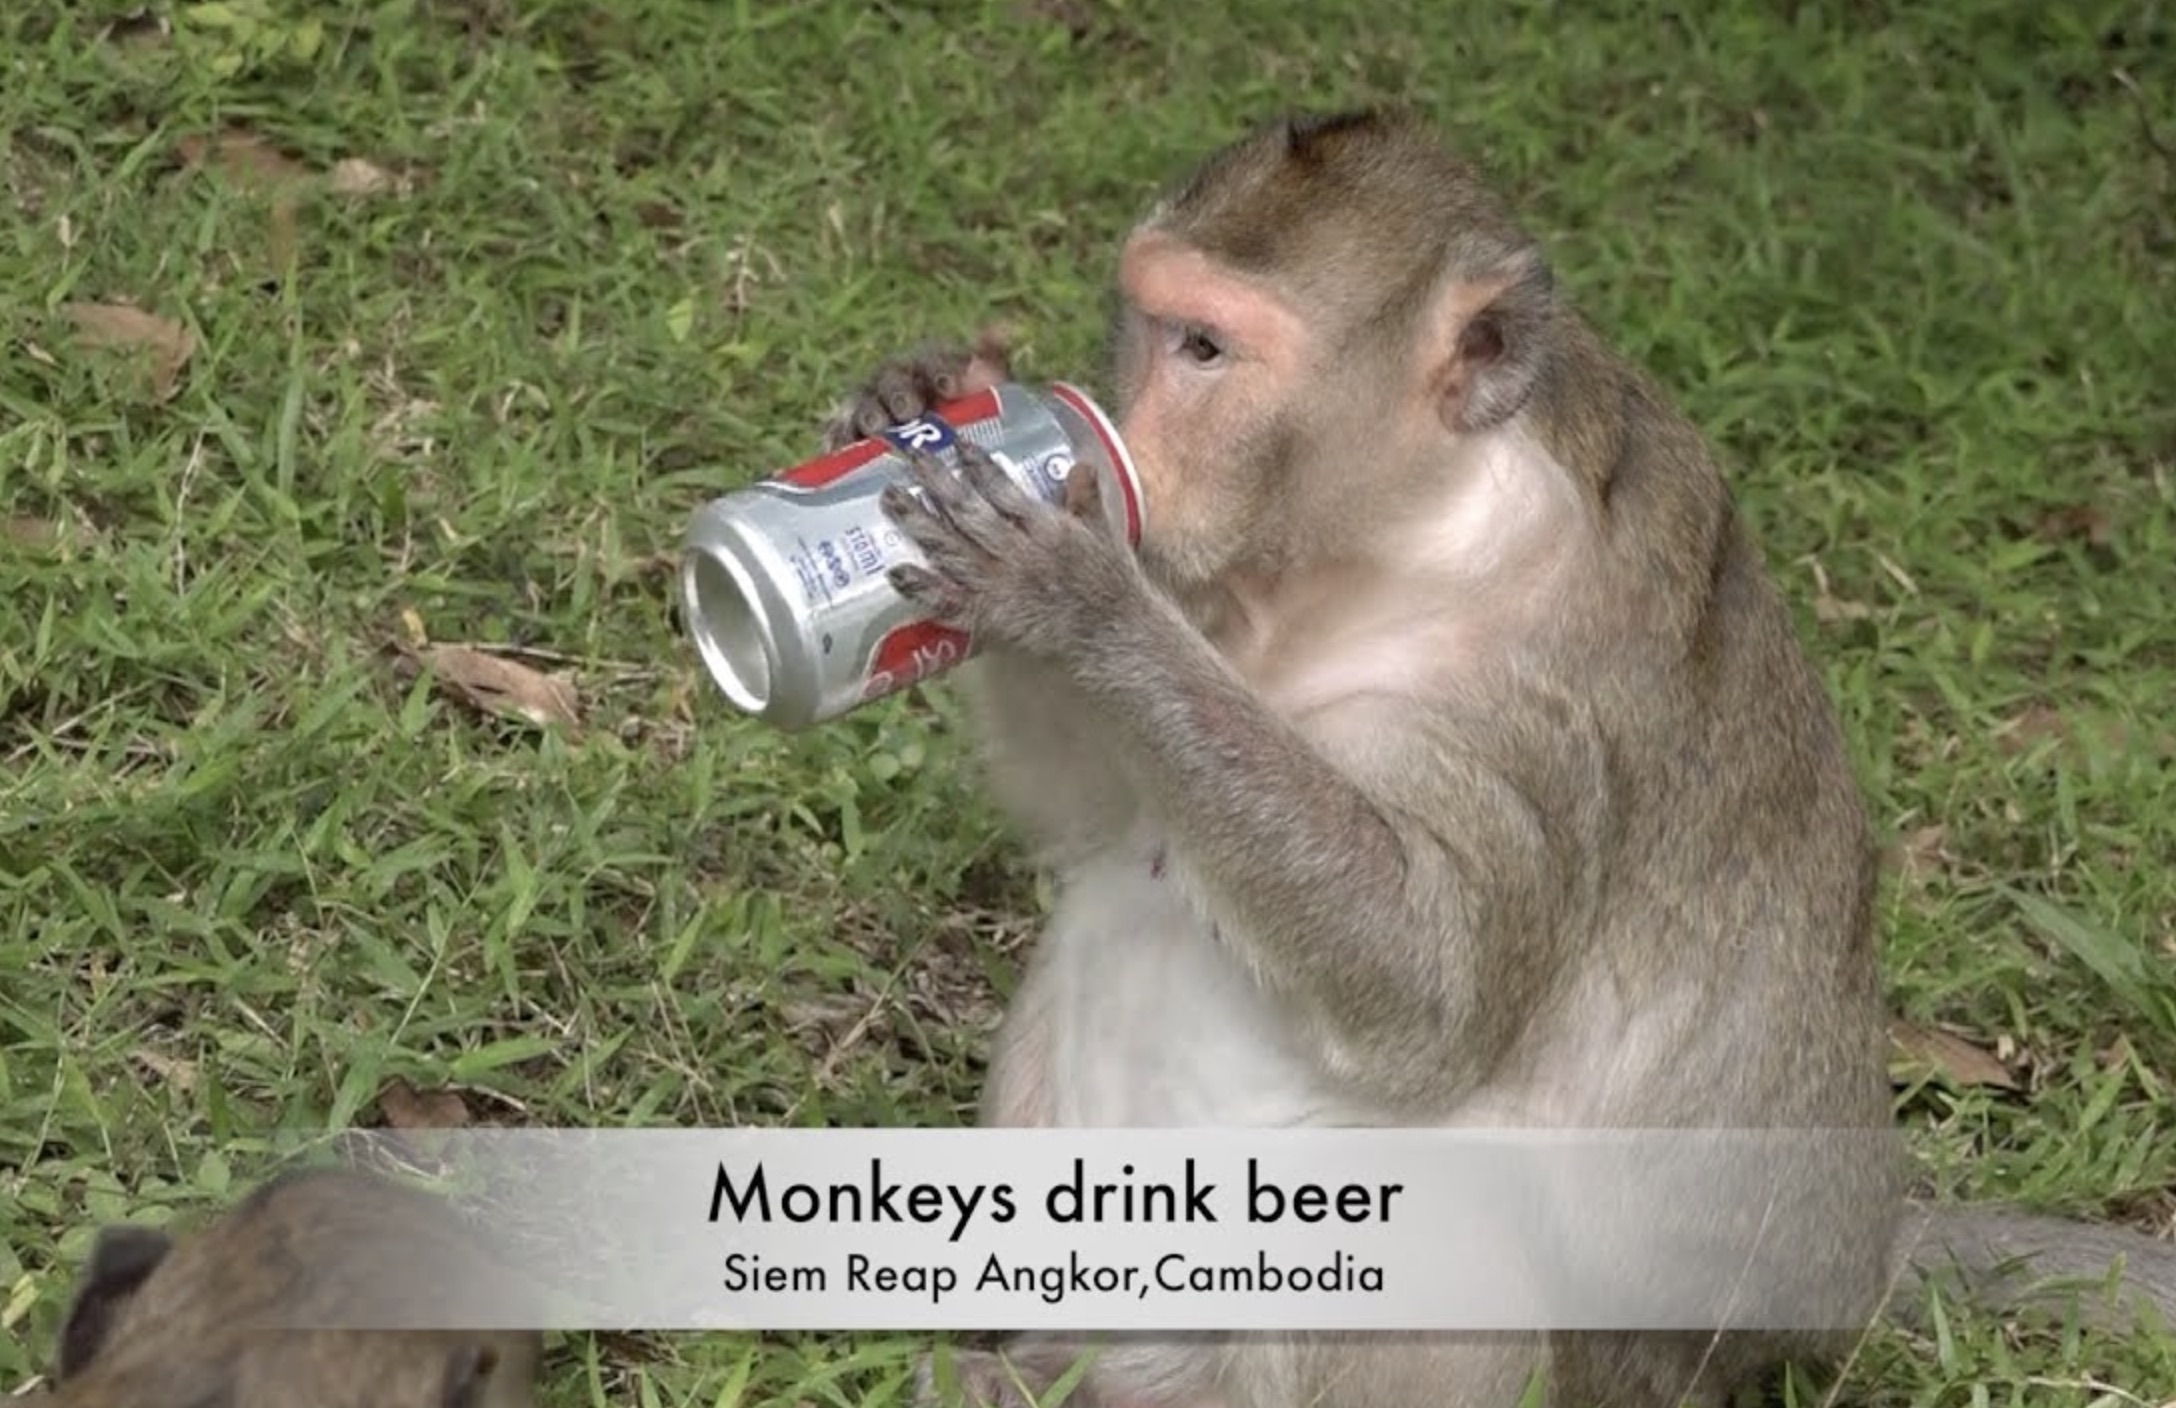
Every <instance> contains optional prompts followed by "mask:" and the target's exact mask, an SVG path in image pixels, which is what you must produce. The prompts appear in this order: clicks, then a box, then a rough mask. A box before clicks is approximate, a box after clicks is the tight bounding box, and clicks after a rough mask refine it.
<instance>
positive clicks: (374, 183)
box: [330, 156, 393, 196]
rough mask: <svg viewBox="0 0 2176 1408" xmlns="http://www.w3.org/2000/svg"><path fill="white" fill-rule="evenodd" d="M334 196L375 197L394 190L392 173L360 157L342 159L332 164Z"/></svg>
mask: <svg viewBox="0 0 2176 1408" xmlns="http://www.w3.org/2000/svg"><path fill="white" fill-rule="evenodd" d="M330 184H331V186H332V190H333V194H335V195H342V196H374V195H380V194H382V193H384V192H386V191H390V190H392V189H393V176H392V173H391V172H389V171H387V170H386V169H385V168H384V167H382V166H380V165H378V164H377V163H376V162H372V161H365V160H363V159H362V158H361V157H359V156H350V157H342V158H341V159H340V160H338V161H336V162H334V163H333V164H332V179H331V183H330Z"/></svg>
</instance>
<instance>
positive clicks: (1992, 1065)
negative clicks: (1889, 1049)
mask: <svg viewBox="0 0 2176 1408" xmlns="http://www.w3.org/2000/svg"><path fill="white" fill-rule="evenodd" d="M1889 1041H1890V1043H1891V1044H1892V1045H1894V1046H1895V1047H1896V1048H1897V1050H1898V1051H1899V1052H1900V1053H1902V1056H1903V1064H1904V1065H1905V1066H1906V1067H1907V1068H1911V1067H1916V1068H1917V1069H1918V1070H1920V1071H1923V1072H1931V1073H1932V1074H1934V1075H1938V1076H1940V1077H1942V1078H1943V1079H1944V1080H1946V1081H1949V1082H1950V1083H1951V1084H1953V1085H1960V1086H1973V1085H1978V1086H1991V1087H1993V1088H1994V1089H1996V1090H2015V1089H2017V1088H2018V1085H2017V1077H2016V1076H2013V1075H2011V1074H2010V1068H2009V1067H2008V1066H2005V1065H2003V1064H2002V1062H2001V1060H1999V1059H1998V1058H1997V1057H1996V1056H1995V1054H1994V1053H1993V1052H1991V1051H1988V1050H1986V1049H1984V1048H1982V1047H1978V1046H1975V1045H1973V1044H1972V1043H1971V1042H1969V1041H1966V1040H1965V1039H1964V1038H1963V1037H1961V1036H1955V1035H1952V1034H1951V1033H1949V1032H1945V1031H1938V1030H1936V1029H1934V1028H1932V1027H1922V1026H1919V1025H1918V1024H1916V1023H1913V1022H1905V1021H1895V1022H1891V1023H1890V1024H1889Z"/></svg>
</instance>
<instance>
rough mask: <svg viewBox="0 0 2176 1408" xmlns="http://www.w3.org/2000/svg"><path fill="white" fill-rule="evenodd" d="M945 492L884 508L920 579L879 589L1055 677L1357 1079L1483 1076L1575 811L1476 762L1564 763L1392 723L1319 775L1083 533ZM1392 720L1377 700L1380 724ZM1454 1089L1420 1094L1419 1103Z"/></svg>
mask: <svg viewBox="0 0 2176 1408" xmlns="http://www.w3.org/2000/svg"><path fill="white" fill-rule="evenodd" d="M961 470H962V473H961V474H960V475H958V476H955V475H953V474H951V473H950V472H948V471H947V470H946V468H945V467H944V466H943V465H942V463H941V462H937V461H934V460H928V461H925V462H921V463H920V464H919V465H918V468H917V472H916V475H915V481H916V485H917V488H918V489H919V490H920V494H919V496H915V495H909V494H906V493H903V492H894V493H891V494H889V495H888V496H887V499H886V508H887V511H888V512H889V513H890V514H891V515H892V516H893V518H894V519H895V520H896V521H897V522H898V523H899V525H900V527H901V528H902V530H903V531H905V532H906V533H908V534H909V536H911V537H912V538H914V540H915V541H916V543H917V544H918V545H919V546H920V547H921V548H922V549H923V551H924V552H925V554H926V555H927V556H928V559H929V563H930V565H929V567H928V568H927V569H922V568H912V567H908V568H901V569H897V570H896V571H895V573H894V578H893V580H894V581H895V583H897V585H898V586H899V588H900V590H901V591H903V592H905V593H906V594H907V595H909V596H910V597H912V598H914V599H915V600H916V601H917V602H918V603H919V604H920V605H922V606H923V607H924V609H926V610H928V611H930V612H931V614H933V615H935V616H937V617H938V618H940V619H944V620H947V621H952V622H956V623H960V624H964V625H966V626H968V628H969V629H971V630H973V631H975V632H976V633H977V634H978V635H979V636H982V637H983V638H984V639H986V640H989V641H990V642H992V643H993V644H1003V645H1005V646H1008V647H1010V648H1012V649H1015V650H1018V651H1021V652H1023V653H1026V654H1029V655H1034V656H1040V657H1042V658H1044V659H1046V660H1049V661H1051V662H1052V663H1054V664H1056V665H1058V666H1060V667H1062V668H1063V669H1064V670H1065V671H1066V672H1067V673H1068V674H1069V675H1070V676H1071V678H1072V680H1073V682H1074V684H1075V685H1076V686H1077V687H1078V688H1079V689H1080V690H1082V691H1083V692H1085V693H1086V694H1087V695H1088V696H1089V697H1090V698H1091V699H1092V700H1093V701H1094V702H1095V704H1096V705H1097V707H1098V712H1099V713H1100V715H1101V716H1102V719H1103V722H1104V723H1105V724H1106V725H1107V727H1108V728H1109V729H1110V731H1111V735H1112V742H1113V744H1114V745H1115V752H1116V755H1117V756H1116V758H1115V759H1114V761H1115V762H1117V763H1118V765H1119V766H1121V767H1123V768H1124V769H1125V771H1126V772H1127V773H1128V774H1129V775H1130V777H1131V778H1132V780H1133V782H1134V784H1135V786H1136V787H1138V788H1139V789H1140V790H1141V791H1142V794H1143V795H1144V797H1145V798H1146V799H1147V801H1148V803H1149V805H1151V806H1152V807H1153V808H1154V809H1155V810H1156V812H1157V814H1158V815H1159V816H1160V817H1161V818H1162V819H1163V821H1164V822H1165V824H1166V825H1167V826H1169V828H1170V830H1171V833H1172V838H1173V849H1174V851H1175V852H1177V854H1178V856H1179V858H1180V859H1181V860H1183V862H1184V863H1185V864H1186V866H1187V868H1188V869H1189V871H1190V872H1191V873H1192V875H1193V876H1194V877H1195V879H1196V881H1197V883H1199V884H1200V885H1201V886H1203V887H1204V888H1205V889H1206V890H1207V891H1208V892H1209V894H1210V896H1211V898H1212V899H1213V901H1214V902H1215V906H1216V908H1217V910H1218V912H1219V913H1220V914H1221V915H1222V916H1224V917H1225V918H1226V920H1227V921H1228V922H1227V923H1226V925H1225V926H1224V930H1223V932H1224V938H1225V940H1226V942H1228V943H1230V944H1232V945H1234V946H1235V947H1236V948H1238V949H1239V950H1240V951H1241V955H1242V957H1243V958H1244V959H1245V960H1246V961H1247V962H1248V963H1249V964H1250V965H1251V966H1252V967H1253V968H1254V970H1255V971H1256V973H1257V974H1258V976H1259V977H1260V979H1261V981H1263V982H1264V983H1265V984H1266V985H1267V986H1270V987H1272V988H1274V989H1277V990H1279V991H1281V992H1283V993H1285V994H1287V995H1289V996H1290V997H1292V998H1293V999H1294V1000H1296V1001H1298V1002H1300V1003H1301V1004H1302V1005H1303V1006H1305V1007H1307V1008H1309V1009H1310V1010H1311V1011H1312V1012H1313V1013H1314V1014H1315V1015H1316V1016H1317V1017H1318V1018H1319V1019H1320V1020H1322V1021H1323V1022H1326V1023H1327V1026H1328V1033H1329V1034H1330V1035H1331V1036H1332V1039H1333V1040H1335V1041H1336V1042H1337V1043H1338V1045H1339V1046H1340V1048H1341V1049H1343V1050H1346V1051H1351V1050H1353V1048H1355V1047H1357V1046H1360V1045H1368V1046H1377V1045H1380V1046H1383V1047H1388V1048H1398V1049H1399V1054H1398V1055H1397V1056H1396V1057H1395V1058H1393V1059H1391V1060H1390V1061H1388V1062H1373V1063H1371V1062H1366V1061H1363V1062H1361V1063H1360V1064H1361V1065H1362V1066H1363V1067H1372V1068H1373V1069H1377V1070H1399V1069H1404V1068H1408V1067H1409V1066H1410V1063H1411V1061H1412V1059H1413V1047H1414V1045H1415V1038H1416V1037H1421V1038H1424V1040H1425V1049H1427V1050H1431V1051H1450V1052H1454V1053H1457V1054H1458V1055H1459V1056H1462V1057H1467V1058H1470V1060H1469V1063H1468V1064H1467V1069H1468V1070H1475V1069H1476V1068H1477V1067H1478V1066H1479V1065H1481V1064H1483V1063H1484V1062H1485V1059H1486V1057H1487V1056H1488V1055H1489V1054H1490V1053H1491V1052H1492V1051H1494V1050H1496V1049H1499V1048H1500V1046H1501V1044H1502V1043H1504V1042H1505V1041H1507V1040H1508V1039H1509V1038H1510V1037H1511V1036H1512V1035H1513V1034H1514V1033H1515V1032H1516V1030H1517V1028H1518V1027H1519V1025H1520V1023H1521V1022H1522V1020H1523V1019H1524V1017H1525V1016H1526V1014H1527V1013H1528V1012H1529V1011H1530V1010H1531V1007H1532V1004H1533V1003H1534V1002H1536V1001H1538V1000H1539V998H1540V995H1541V994H1542V993H1543V991H1545V989H1546V988H1547V986H1548V985H1549V984H1550V982H1551V981H1552V980H1553V977H1554V975H1555V972H1556V966H1557V965H1556V963H1555V961H1554V959H1555V957H1556V955H1555V954H1554V953H1553V952H1552V951H1551V941H1552V938H1553V936H1555V935H1558V934H1560V933H1562V932H1563V928H1564V926H1563V925H1562V924H1561V923H1560V922H1559V919H1560V916H1561V915H1562V913H1563V912H1564V909H1563V907H1564V906H1566V905H1571V904H1576V903H1578V896H1579V895H1580V894H1581V893H1582V892H1583V891H1584V889H1585V888H1586V887H1585V885H1584V884H1583V883H1582V881H1583V879H1584V877H1583V876H1582V875H1581V874H1580V873H1579V871H1578V868H1577V867H1576V865H1575V864H1574V863H1572V862H1571V861H1570V860H1568V859H1567V857H1568V856H1570V855H1575V854H1578V853H1580V852H1581V850H1582V848H1581V847H1580V846H1579V845H1578V844H1577V840H1578V839H1581V838H1575V837H1573V836H1571V835H1569V834H1568V833H1567V832H1566V831H1565V830H1564V826H1565V825H1566V824H1567V823H1566V821H1565V819H1564V817H1563V815H1562V812H1563V808H1562V807H1561V806H1560V805H1559V803H1558V800H1557V799H1560V798H1564V797H1576V796H1577V795H1578V793H1577V792H1576V791H1575V790H1572V789H1569V788H1567V787H1566V786H1564V785H1563V783H1562V781H1561V780H1560V778H1559V777H1558V776H1557V775H1556V774H1553V773H1552V772H1550V771H1547V770H1545V768H1546V767H1548V766H1553V765H1544V767H1540V768H1528V769H1527V770H1526V771H1525V772H1523V773H1514V772H1512V771H1509V770H1506V769H1505V768H1503V767H1501V766H1498V765H1496V764H1494V763H1492V762H1491V759H1495V758H1507V759H1508V758H1543V759H1546V758H1550V757H1551V756H1552V755H1556V756H1563V757H1571V758H1574V759H1577V758H1578V757H1580V756H1582V755H1581V753H1580V750H1578V749H1577V748H1576V747H1571V748H1563V749H1558V748H1552V747H1551V746H1549V742H1550V740H1541V739H1537V738H1536V737H1535V731H1536V730H1537V729H1540V728H1543V727H1551V726H1547V725H1544V724H1543V722H1542V721H1543V719H1544V718H1545V717H1546V716H1547V712H1548V711H1545V710H1542V709H1540V708H1531V709H1527V710H1523V711H1517V712H1516V716H1515V717H1508V718H1499V719H1495V720H1492V721H1487V722H1482V721H1467V722H1466V723H1463V724H1460V725H1459V726H1458V727H1457V728H1456V729H1454V728H1453V727H1452V725H1451V722H1450V721H1449V720H1448V719H1442V720H1438V721H1436V723H1435V724H1434V725H1433V727H1434V732H1433V733H1432V734H1429V735H1425V736H1424V735H1422V734H1420V733H1416V732H1415V729H1414V726H1413V725H1412V724H1410V723H1401V724H1400V725H1399V727H1398V731H1397V732H1390V731H1388V730H1387V729H1384V730H1377V731H1375V732H1373V733H1372V734H1369V735H1368V736H1367V737H1366V740H1365V742H1364V743H1361V744H1358V745H1356V746H1354V747H1353V748H1351V749H1349V750H1346V751H1348V752H1350V753H1351V754H1352V757H1350V758H1348V759H1345V760H1343V761H1342V762H1341V761H1340V760H1337V759H1333V757H1332V756H1331V755H1330V754H1329V753H1328V752H1327V751H1325V750H1324V749H1322V748H1319V747H1317V746H1316V745H1315V744H1314V743H1312V742H1310V741H1309V739H1308V738H1307V737H1305V736H1304V735H1303V734H1302V733H1301V732H1300V731H1299V730H1298V728H1296V727H1295V726H1294V725H1293V724H1292V723H1290V722H1288V721H1287V720H1285V719H1283V718H1280V717H1279V716H1278V715H1277V714H1276V713H1275V712H1274V711H1272V710H1271V708H1270V707H1269V706H1268V705H1267V704H1266V703H1265V702H1264V701H1263V700H1262V699H1261V698H1260V697H1259V696H1258V695H1256V693H1255V692H1254V691H1253V690H1252V689H1251V688H1250V687H1249V686H1248V684H1247V683H1246V681H1245V680H1243V679H1241V678H1240V676H1239V675H1238V674H1237V672H1235V671H1234V670H1233V669H1232V668H1231V666H1230V665H1229V664H1228V663H1227V662H1226V661H1225V660H1224V659H1223V658H1222V657H1221V656H1220V655H1219V654H1218V653H1217V652H1216V650H1215V649H1214V648H1213V647H1212V646H1211V645H1210V644H1209V643H1208V642H1207V641H1206V640H1205V639H1203V638H1202V636H1201V635H1200V633H1199V632H1197V631H1196V630H1195V629H1194V628H1193V626H1192V625H1191V624H1190V623H1188V622H1187V621H1186V620H1185V618H1184V617H1183V616H1181V615H1180V613H1179V612H1178V610H1177V609H1176V608H1175V607H1174V606H1172V605H1171V604H1170V603H1169V602H1168V601H1166V600H1165V599H1164V598H1163V597H1161V596H1159V595H1158V594H1157V593H1156V592H1154V591H1153V590H1152V589H1151V588H1150V587H1149V585H1148V583H1147V581H1146V579H1145V578H1144V577H1143V576H1142V575H1141V573H1140V569H1139V567H1138V565H1137V564H1136V562H1135V561H1134V559H1133V558H1132V557H1131V556H1130V555H1129V554H1128V553H1127V552H1126V551H1125V549H1124V548H1123V547H1121V546H1120V545H1119V544H1117V543H1115V542H1113V541H1111V540H1110V539H1109V538H1108V537H1107V536H1105V535H1104V534H1103V533H1101V532H1100V531H1098V529H1096V528H1095V527H1094V526H1092V522H1093V520H1091V519H1087V518H1082V517H1072V516H1067V515H1062V514H1057V513H1053V512H1051V511H1050V510H1048V509H1047V508H1045V507H1044V506H1042V505H1040V504H1037V503H1035V502H1033V501H1032V500H1029V499H1028V498H1027V497H1026V496H1025V495H1024V494H1022V493H1021V492H1020V491H1019V490H1018V489H1017V488H1016V487H1015V486H1013V485H1012V484H1011V482H1010V481H1009V480H1007V479H1006V478H1005V477H1004V475H1003V474H1002V472H1000V471H999V470H998V469H997V468H996V467H995V466H994V465H990V464H988V463H986V462H984V459H983V457H980V456H978V455H975V454H973V453H971V452H970V453H963V454H962V455H961ZM1363 707H1364V706H1363ZM1414 712H1415V711H1414V709H1413V707H1412V704H1411V701H1409V700H1408V701H1400V702H1399V704H1398V705H1397V706H1396V707H1391V708H1385V709H1384V710H1383V711H1382V717H1383V719H1384V720H1385V721H1388V720H1390V719H1392V718H1398V719H1408V718H1410V717H1411V716H1412V714H1413V713H1414ZM1363 722H1364V723H1365V722H1372V721H1363ZM1484 728H1485V729H1486V730H1487V735H1483V734H1482V733H1480V732H1479V730H1481V729H1484ZM1469 730H1470V731H1469ZM1362 731H1363V732H1364V730H1362ZM1491 735H1492V737H1491ZM1492 744H1493V745H1494V746H1491V745H1492ZM1363 758H1364V759H1366V763H1365V764H1364V765H1363V764H1362V762H1361V759H1363ZM1415 1074H1416V1076H1418V1074H1419V1073H1417V1072H1416V1073H1415ZM1458 1074H1459V1073H1457V1072H1444V1071H1440V1070H1438V1071H1431V1072H1429V1073H1427V1075H1426V1076H1425V1079H1426V1080H1427V1081H1428V1082H1429V1083H1430V1084H1431V1085H1432V1086H1433V1088H1434V1089H1436V1090H1439V1091H1442V1090H1444V1089H1445V1086H1444V1082H1445V1080H1446V1078H1448V1079H1450V1080H1451V1081H1453V1082H1455V1081H1456V1080H1457V1078H1458Z"/></svg>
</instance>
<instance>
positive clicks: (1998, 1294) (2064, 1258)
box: [1889, 1202, 2176, 1333]
mask: <svg viewBox="0 0 2176 1408" xmlns="http://www.w3.org/2000/svg"><path fill="white" fill-rule="evenodd" d="M1890 1270H1891V1281H1892V1289H1891V1293H1890V1297H1889V1308H1890V1313H1891V1314H1892V1315H1893V1316H1895V1317H1896V1318H1898V1319H1901V1320H1905V1321H1907V1322H1909V1321H1913V1320H1917V1319H1919V1318H1921V1317H1922V1316H1923V1314H1924V1312H1925V1309H1926V1299H1927V1291H1928V1289H1929V1288H1930V1286H1931V1287H1934V1288H1937V1289H1939V1290H1940V1291H1941V1292H1942V1293H1943V1294H1944V1295H1946V1296H1960V1295H1961V1298H1962V1299H1963V1300H1964V1301H1966V1302H1968V1303H1970V1304H1973V1305H1976V1306H1979V1307H1981V1308H1984V1309H1987V1310H1991V1311H1994V1312H1997V1313H2014V1312H2017V1311H2023V1310H2029V1309H2038V1308H2044V1309H2047V1310H2050V1311H2052V1312H2054V1313H2055V1314H2058V1315H2061V1314H2065V1313H2067V1312H2068V1311H2070V1310H2071V1309H2073V1308H2075V1310H2076V1313H2077V1316H2078V1319H2079V1321H2080V1323H2082V1324H2085V1325H2089V1326H2092V1327H2094V1328H2097V1329H2103V1330H2110V1331H2114V1332H2116V1333H2130V1332H2132V1331H2133V1330H2135V1329H2136V1328H2138V1326H2139V1325H2140V1324H2141V1322H2143V1323H2146V1324H2149V1325H2151V1324H2156V1323H2157V1324H2158V1325H2159V1326H2161V1327H2163V1328H2164V1329H2176V1242H2170V1241H2164V1240H2161V1239H2158V1238H2155V1237H2152V1236H2149V1235H2148V1234H2146V1233H2144V1232H2141V1231H2138V1230H2137V1229H2135V1228H2130V1227H2111V1226H2103V1225H2100V1224H2097V1223H2090V1222H2080V1221H2076V1220H2073V1219H2070V1218H2064V1217H2051V1216H2048V1215H2046V1214H2042V1213H2032V1212H2025V1211H2023V1210H2022V1209H2018V1208H2010V1207H2002V1206H1998V1205H1993V1204H1967V1205H1964V1206H1939V1205H1934V1204H1929V1203H1921V1202H1914V1203H1912V1204H1911V1205H1910V1206H1909V1207H1908V1208H1907V1209H1906V1211H1905V1216H1904V1221H1903V1225H1902V1226H1901V1227H1900V1228H1899V1230H1898V1235H1897V1241H1896V1246H1895V1249H1894V1251H1893V1252H1892V1254H1891V1257H1890Z"/></svg>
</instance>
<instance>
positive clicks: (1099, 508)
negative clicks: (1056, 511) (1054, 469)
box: [1065, 461, 1103, 523]
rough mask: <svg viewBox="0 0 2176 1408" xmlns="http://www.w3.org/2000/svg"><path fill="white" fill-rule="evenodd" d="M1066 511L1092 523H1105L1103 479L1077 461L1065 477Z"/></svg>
mask: <svg viewBox="0 0 2176 1408" xmlns="http://www.w3.org/2000/svg"><path fill="white" fill-rule="evenodd" d="M1065 511H1066V512H1067V513H1069V514H1071V515H1073V516H1074V517H1075V518H1085V519H1087V520H1088V521H1089V522H1090V523H1100V522H1102V521H1103V479H1102V477H1101V476H1100V475H1098V474H1097V473H1096V472H1095V471H1094V470H1092V469H1090V468H1089V467H1088V466H1087V465H1084V464H1081V463H1079V462H1077V461H1076V462H1075V463H1074V465H1073V468H1072V470H1071V471H1070V472H1069V473H1067V475H1066V476H1065Z"/></svg>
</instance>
